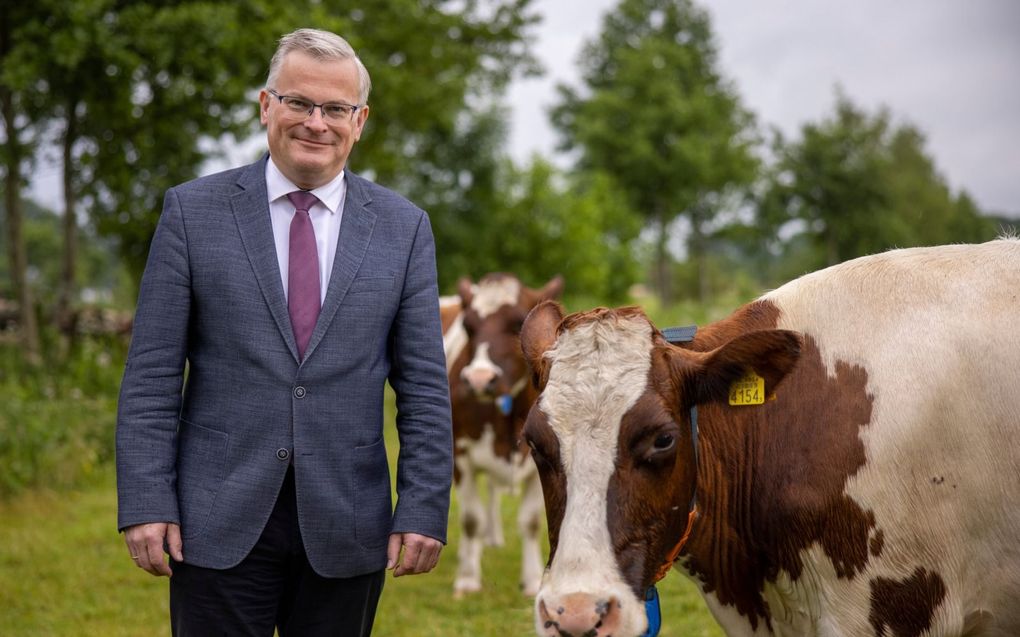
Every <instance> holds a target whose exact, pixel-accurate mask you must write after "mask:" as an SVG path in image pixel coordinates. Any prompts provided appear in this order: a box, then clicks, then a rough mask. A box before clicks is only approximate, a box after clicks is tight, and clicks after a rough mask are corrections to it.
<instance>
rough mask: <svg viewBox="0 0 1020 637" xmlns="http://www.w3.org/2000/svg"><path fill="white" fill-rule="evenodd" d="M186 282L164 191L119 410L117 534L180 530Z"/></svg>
mask: <svg viewBox="0 0 1020 637" xmlns="http://www.w3.org/2000/svg"><path fill="white" fill-rule="evenodd" d="M190 312H191V276H190V272H189V263H188V242H187V235H186V231H185V224H184V216H183V211H182V209H181V204H180V200H179V199H178V197H177V194H176V192H175V191H174V190H173V189H170V190H168V191H167V194H166V197H165V199H164V202H163V214H162V215H161V216H160V219H159V223H158V225H157V227H156V232H155V235H154V236H153V239H152V244H151V246H150V249H149V258H148V262H147V263H146V266H145V272H144V274H143V275H142V282H141V288H140V291H139V296H138V305H137V309H136V312H135V322H134V328H133V334H132V338H131V347H130V350H129V352H128V358H127V365H126V367H125V370H124V378H123V381H122V383H121V388H120V399H119V402H118V405H117V436H116V438H117V504H118V511H117V527H118V528H119V529H121V530H123V529H124V528H126V527H128V526H133V525H135V524H142V523H147V522H175V523H179V522H180V519H179V513H178V505H177V471H176V458H177V430H178V419H179V415H180V410H181V390H182V386H183V382H184V368H185V361H186V359H187V348H188V322H189V316H190Z"/></svg>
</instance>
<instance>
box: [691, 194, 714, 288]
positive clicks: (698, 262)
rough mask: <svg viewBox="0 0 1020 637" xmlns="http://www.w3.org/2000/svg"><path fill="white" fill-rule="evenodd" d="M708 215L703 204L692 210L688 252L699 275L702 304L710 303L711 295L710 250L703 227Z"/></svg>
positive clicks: (698, 281) (696, 274)
mask: <svg viewBox="0 0 1020 637" xmlns="http://www.w3.org/2000/svg"><path fill="white" fill-rule="evenodd" d="M705 216H706V215H705V214H703V210H702V204H696V205H695V207H694V208H693V209H692V210H691V216H690V219H691V236H690V237H689V238H688V240H687V253H688V254H689V255H690V259H691V261H693V262H694V272H695V276H696V277H697V286H698V302H699V303H700V304H702V305H704V304H706V303H708V299H709V297H710V296H711V293H710V292H709V289H708V288H709V285H708V250H707V248H706V247H705V243H706V241H705V233H704V230H703V228H702V226H703V224H704V223H705V219H704V217H705Z"/></svg>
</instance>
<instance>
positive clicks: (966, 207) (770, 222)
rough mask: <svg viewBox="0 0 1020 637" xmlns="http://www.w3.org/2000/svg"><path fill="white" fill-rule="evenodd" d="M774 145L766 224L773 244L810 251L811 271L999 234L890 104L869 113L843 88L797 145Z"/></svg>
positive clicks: (764, 206) (762, 216)
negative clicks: (943, 173)
mask: <svg viewBox="0 0 1020 637" xmlns="http://www.w3.org/2000/svg"><path fill="white" fill-rule="evenodd" d="M774 146H775V151H776V157H777V160H776V163H775V165H774V166H773V168H772V171H771V173H770V174H769V176H768V178H767V186H766V188H765V192H764V195H763V197H762V203H761V206H760V217H759V221H760V223H761V227H762V228H763V229H765V230H766V236H770V237H773V238H774V247H778V246H779V245H780V243H783V244H786V247H787V248H788V249H789V248H800V249H801V250H803V249H808V252H807V253H806V254H804V255H803V256H802V258H801V259H799V260H800V261H802V262H803V263H802V265H803V267H804V268H806V269H813V268H817V267H822V266H825V265H831V264H834V263H839V262H841V261H845V260H847V259H850V258H854V257H857V256H861V255H864V254H869V253H874V252H880V251H883V250H887V249H889V248H892V247H907V246H916V245H935V244H940V243H951V242H959V241H982V240H988V239H991V238H993V237H994V235H995V226H994V224H993V223H992V222H990V221H989V220H988V219H987V218H985V217H983V216H981V214H980V212H979V211H978V210H977V207H976V206H975V205H974V203H973V201H972V200H971V199H970V197H969V196H968V195H967V194H966V193H960V194H959V195H953V193H952V192H951V191H950V188H949V186H948V185H947V184H946V182H945V179H944V178H943V177H942V176H941V175H940V174H939V173H938V172H937V171H936V169H935V165H934V162H933V161H932V159H931V158H930V157H929V156H928V154H927V153H926V152H925V149H924V137H923V135H922V134H921V133H920V132H919V131H918V130H917V129H916V128H914V127H913V126H911V125H909V124H895V123H894V122H893V120H892V116H891V114H890V113H889V111H888V110H887V109H880V110H879V111H878V112H877V113H875V114H869V113H867V112H866V111H864V110H863V109H861V108H859V107H857V106H856V105H854V104H853V103H852V102H851V101H850V100H849V99H848V98H847V97H846V96H844V95H842V94H841V93H840V94H837V99H836V109H835V114H834V115H833V116H832V117H830V118H828V119H825V120H823V121H822V122H820V123H808V124H805V125H804V126H803V127H802V129H801V139H800V140H797V141H795V142H792V143H786V142H785V141H784V140H783V139H782V138H781V137H777V139H776V142H775V145H774ZM780 236H781V237H782V239H779V237H780ZM798 236H802V237H803V239H804V240H803V241H798V240H796V239H797V237H798Z"/></svg>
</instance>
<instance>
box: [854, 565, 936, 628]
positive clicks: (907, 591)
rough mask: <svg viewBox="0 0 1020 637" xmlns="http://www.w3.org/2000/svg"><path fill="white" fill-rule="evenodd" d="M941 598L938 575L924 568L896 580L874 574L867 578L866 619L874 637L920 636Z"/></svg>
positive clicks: (927, 626)
mask: <svg viewBox="0 0 1020 637" xmlns="http://www.w3.org/2000/svg"><path fill="white" fill-rule="evenodd" d="M945 597H946V583H945V582H944V581H943V580H942V577H941V576H940V575H939V574H938V573H932V572H929V571H927V570H926V569H924V568H918V569H917V570H915V571H914V573H913V574H912V575H911V576H910V577H908V578H907V579H904V580H899V581H897V580H893V579H888V578H885V577H876V578H875V579H873V580H872V581H871V612H870V613H869V615H868V621H870V622H871V626H872V627H873V628H874V629H875V635H877V636H878V637H885V635H891V637H920V636H921V635H922V634H923V633H924V632H925V631H927V630H928V629H929V628H930V627H931V620H932V617H933V616H934V614H935V609H936V608H938V607H939V604H941V603H942V600H943V599H945Z"/></svg>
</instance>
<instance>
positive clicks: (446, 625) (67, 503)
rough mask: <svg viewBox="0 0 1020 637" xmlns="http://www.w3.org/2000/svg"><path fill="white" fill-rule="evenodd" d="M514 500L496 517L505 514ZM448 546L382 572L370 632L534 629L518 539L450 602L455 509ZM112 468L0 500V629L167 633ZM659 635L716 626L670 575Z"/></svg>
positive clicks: (491, 556)
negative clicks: (82, 482)
mask: <svg viewBox="0 0 1020 637" xmlns="http://www.w3.org/2000/svg"><path fill="white" fill-rule="evenodd" d="M514 504H515V502H514V499H513V498H512V497H508V498H506V505H507V506H506V507H505V509H506V510H505V516H506V520H507V521H508V522H509V521H511V520H513V517H512V515H513V509H514ZM450 520H451V525H450V531H451V537H450V545H449V546H448V547H447V548H446V549H445V550H444V553H443V558H442V560H441V562H440V565H439V567H438V568H437V569H436V571H434V572H432V573H430V574H428V575H424V576H413V577H403V578H399V579H392V578H390V579H388V580H387V583H386V587H385V589H384V591H383V597H382V601H381V603H380V608H379V613H378V616H377V619H376V628H375V631H374V633H373V634H374V635H378V636H380V637H390V636H393V637H461V636H464V637H467V636H471V637H497V636H498V637H508V636H518V635H519V636H528V635H534V628H533V627H532V626H533V625H532V610H531V602H530V600H528V599H526V598H524V597H523V596H522V595H520V594H519V593H518V592H517V573H518V561H517V559H518V555H519V544H518V543H517V534H516V530H515V529H514V527H513V525H512V524H507V526H506V529H507V546H505V547H502V548H490V549H488V550H487V551H486V553H485V558H484V562H483V568H484V585H485V590H484V591H483V592H481V593H479V594H477V595H474V596H471V597H469V598H466V599H463V600H460V601H455V600H453V598H452V595H451V591H452V587H453V573H454V569H455V566H456V564H455V558H456V542H457V528H456V524H454V521H455V520H456V510H454V511H452V512H451V518H450ZM115 525H116V495H115V492H114V480H113V473H112V471H105V472H103V473H102V474H101V475H100V476H99V477H98V478H97V479H96V480H95V482H94V484H91V485H89V486H87V487H84V488H79V489H76V490H71V491H59V492H56V491H53V492H51V491H46V490H37V491H33V492H29V493H27V494H24V495H22V496H20V497H18V498H17V499H15V500H13V501H10V502H7V503H3V504H0V627H2V628H0V634H3V635H11V636H17V637H21V636H24V637H35V636H49V635H60V636H63V635H68V636H72V635H73V636H79V635H80V636H96V637H100V636H102V637H119V636H124V637H127V636H132V637H133V636H147V635H166V634H169V628H168V623H167V593H166V591H167V580H165V579H156V578H153V577H151V576H149V575H147V574H145V573H143V572H142V571H140V570H138V569H137V568H135V567H134V565H133V564H132V562H131V560H130V559H129V558H128V555H127V551H126V549H125V548H124V543H123V541H122V539H121V538H120V536H118V534H117V533H116V530H115V528H114V527H115ZM659 590H660V593H661V595H662V598H663V617H664V627H663V630H662V632H661V633H660V634H661V635H662V637H680V636H681V635H683V636H684V637H709V636H719V635H722V632H721V631H720V630H719V628H718V627H717V626H716V625H715V623H714V621H713V620H712V619H711V618H710V616H709V615H708V612H707V611H706V610H705V607H704V604H703V603H702V602H701V600H700V597H699V596H698V595H697V593H696V592H695V591H694V589H693V587H692V585H691V584H690V583H688V582H687V581H686V580H685V579H684V578H683V577H682V576H680V575H679V574H677V573H673V574H671V575H670V576H669V577H667V578H666V579H665V580H664V581H663V582H662V583H661V584H660V586H659Z"/></svg>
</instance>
